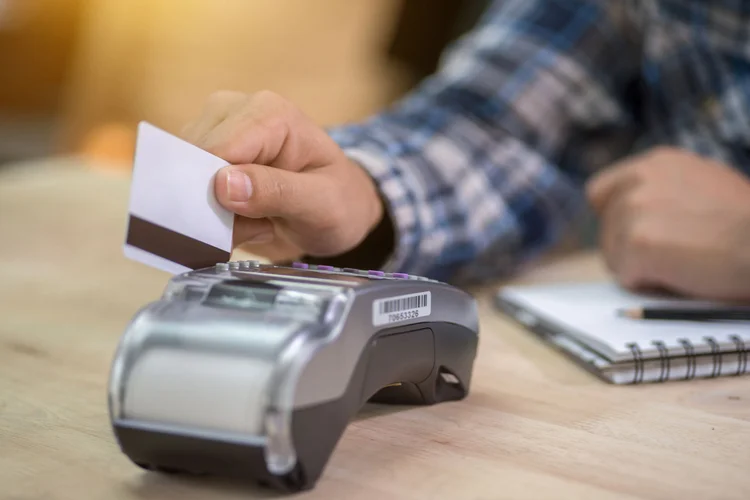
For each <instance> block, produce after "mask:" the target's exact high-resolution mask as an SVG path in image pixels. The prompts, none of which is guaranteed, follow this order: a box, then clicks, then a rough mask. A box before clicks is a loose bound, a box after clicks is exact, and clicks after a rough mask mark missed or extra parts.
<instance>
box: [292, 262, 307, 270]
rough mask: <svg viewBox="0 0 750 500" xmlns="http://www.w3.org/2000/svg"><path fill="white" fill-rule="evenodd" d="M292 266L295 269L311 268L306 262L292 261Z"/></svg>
mask: <svg viewBox="0 0 750 500" xmlns="http://www.w3.org/2000/svg"><path fill="white" fill-rule="evenodd" d="M292 267H293V268H294V269H309V268H310V266H309V265H308V264H305V263H304V262H294V263H292Z"/></svg>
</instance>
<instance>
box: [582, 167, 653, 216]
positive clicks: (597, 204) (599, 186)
mask: <svg viewBox="0 0 750 500" xmlns="http://www.w3.org/2000/svg"><path fill="white" fill-rule="evenodd" d="M642 168H643V167H641V164H640V163H636V162H631V161H624V162H622V163H618V164H615V165H614V166H612V167H609V168H607V169H604V170H603V171H601V172H600V173H599V174H597V175H595V176H594V177H592V179H591V180H590V181H589V182H588V184H587V185H586V196H587V198H588V201H589V203H590V204H591V207H592V208H593V209H594V211H595V212H596V213H597V214H599V215H602V214H603V213H604V211H605V209H606V207H607V205H608V204H609V203H610V202H611V201H612V200H613V199H616V198H618V197H619V196H622V194H623V193H625V192H627V191H629V190H631V189H632V188H634V187H635V186H636V185H637V184H638V183H639V182H640V180H641V172H640V171H641V169H642Z"/></svg>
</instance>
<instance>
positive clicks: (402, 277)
mask: <svg viewBox="0 0 750 500" xmlns="http://www.w3.org/2000/svg"><path fill="white" fill-rule="evenodd" d="M393 277H394V278H396V279H399V280H407V279H409V275H408V274H405V273H393Z"/></svg>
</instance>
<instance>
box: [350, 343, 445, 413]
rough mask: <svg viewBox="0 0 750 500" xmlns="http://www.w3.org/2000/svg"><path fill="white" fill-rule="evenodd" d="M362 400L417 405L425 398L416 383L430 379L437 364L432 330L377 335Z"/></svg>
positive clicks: (370, 355) (372, 346) (371, 347)
mask: <svg viewBox="0 0 750 500" xmlns="http://www.w3.org/2000/svg"><path fill="white" fill-rule="evenodd" d="M368 354H369V360H368V363H367V375H366V376H365V382H364V384H363V386H362V397H363V400H362V401H363V403H364V402H366V401H367V400H372V401H373V402H379V403H404V404H418V403H422V402H423V399H424V398H423V397H422V395H421V393H420V391H419V389H418V388H417V385H418V384H420V383H421V382H424V381H425V380H427V378H429V376H430V374H431V373H432V371H433V368H434V366H435V339H434V336H433V334H432V330H430V329H429V328H422V329H419V330H412V331H409V332H403V333H395V334H391V335H386V336H383V337H379V338H376V339H375V340H373V342H372V344H370V348H369V353H368ZM391 384H398V385H395V386H394V385H391Z"/></svg>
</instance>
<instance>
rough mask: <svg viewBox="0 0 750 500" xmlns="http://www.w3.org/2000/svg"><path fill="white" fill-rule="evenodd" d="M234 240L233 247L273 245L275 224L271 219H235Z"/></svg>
mask: <svg viewBox="0 0 750 500" xmlns="http://www.w3.org/2000/svg"><path fill="white" fill-rule="evenodd" d="M233 240H234V241H233V243H232V246H233V247H237V246H240V245H264V244H266V243H271V242H272V241H273V240H274V230H273V224H272V223H271V220H270V219H248V218H246V217H235V221H234V234H233Z"/></svg>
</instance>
